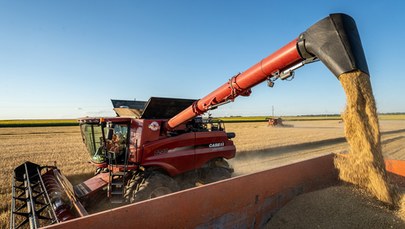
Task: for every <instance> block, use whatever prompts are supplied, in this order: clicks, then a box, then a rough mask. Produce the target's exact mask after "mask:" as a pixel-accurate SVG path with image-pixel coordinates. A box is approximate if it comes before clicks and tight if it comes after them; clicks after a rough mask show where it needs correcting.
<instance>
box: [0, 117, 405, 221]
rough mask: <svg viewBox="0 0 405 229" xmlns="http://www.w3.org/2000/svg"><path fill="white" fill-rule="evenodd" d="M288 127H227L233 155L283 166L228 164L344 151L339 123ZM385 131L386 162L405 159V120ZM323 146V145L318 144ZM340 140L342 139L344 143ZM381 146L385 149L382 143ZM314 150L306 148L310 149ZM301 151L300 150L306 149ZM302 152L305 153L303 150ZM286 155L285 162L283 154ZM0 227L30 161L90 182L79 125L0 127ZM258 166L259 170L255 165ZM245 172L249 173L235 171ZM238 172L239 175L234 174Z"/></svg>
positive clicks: (291, 124)
mask: <svg viewBox="0 0 405 229" xmlns="http://www.w3.org/2000/svg"><path fill="white" fill-rule="evenodd" d="M285 124H286V127H267V123H263V122H259V123H228V124H226V131H228V132H235V133H236V138H234V139H233V141H234V143H235V145H236V147H237V155H238V156H239V155H249V154H254V152H259V151H263V152H266V153H268V154H269V155H274V157H276V158H284V159H283V161H280V160H275V161H274V160H273V161H268V162H267V161H264V160H262V159H261V160H260V161H255V160H249V159H246V158H243V157H241V158H240V159H238V158H237V159H234V161H237V163H232V161H231V163H232V164H233V165H234V166H237V168H235V171H236V172H238V175H241V174H245V173H250V172H255V171H257V170H254V169H253V170H252V168H255V169H258V168H259V167H260V168H261V169H266V168H270V167H273V166H277V165H278V166H279V165H281V164H282V163H291V162H292V161H293V160H295V159H294V158H296V157H301V156H300V155H298V153H297V154H294V153H290V152H289V153H285V152H284V151H283V150H280V149H284V148H285V147H289V146H293V149H294V150H296V151H297V152H303V154H305V155H307V156H316V155H320V154H322V153H325V152H327V153H328V152H331V150H342V149H344V148H345V147H346V146H345V143H344V142H342V141H337V142H334V140H335V139H338V140H339V139H340V140H342V138H343V137H344V133H343V124H342V123H340V122H339V121H338V120H330V121H295V122H286V123H285ZM381 131H382V132H383V150H384V153H385V156H386V157H390V158H394V159H405V143H403V142H405V141H403V139H404V138H405V121H404V120H402V121H401V120H383V121H381ZM322 141H325V143H322V144H317V143H319V142H322ZM343 141H344V140H343ZM384 142H385V143H386V144H384ZM311 144H313V147H309V148H308V147H307V146H308V145H309V146H311ZM304 145H305V147H301V146H304ZM304 148H305V149H304ZM287 154H288V157H286V156H285V155H287ZM0 155H1V157H0V222H1V223H0V228H8V227H9V226H8V221H9V215H10V212H9V209H10V200H11V177H12V172H13V169H14V168H15V167H16V166H18V165H20V164H21V163H24V162H25V161H31V162H34V163H37V164H40V165H53V163H54V162H55V161H56V163H57V166H58V167H59V168H60V170H61V171H62V173H63V174H64V175H66V176H67V177H68V178H69V179H70V180H71V181H72V183H78V182H79V181H82V180H85V179H86V178H88V177H90V176H91V175H92V174H93V172H94V168H93V167H92V166H91V164H89V163H88V160H89V156H88V154H87V151H86V149H85V146H84V144H83V143H82V139H81V136H80V130H79V127H78V126H68V127H26V128H0ZM260 163H261V164H262V165H261V166H258V165H259V164H260ZM238 166H240V168H243V166H245V167H249V170H242V169H239V167H238ZM238 169H239V170H238Z"/></svg>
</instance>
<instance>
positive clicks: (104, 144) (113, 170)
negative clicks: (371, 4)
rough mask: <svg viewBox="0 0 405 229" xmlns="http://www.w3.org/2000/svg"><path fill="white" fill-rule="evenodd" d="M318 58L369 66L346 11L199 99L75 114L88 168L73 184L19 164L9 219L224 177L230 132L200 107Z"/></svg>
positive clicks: (61, 217) (44, 219) (344, 66)
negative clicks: (132, 112)
mask: <svg viewBox="0 0 405 229" xmlns="http://www.w3.org/2000/svg"><path fill="white" fill-rule="evenodd" d="M317 60H321V61H322V62H323V63H324V64H325V65H326V66H327V67H328V68H329V69H330V70H331V71H332V72H333V73H334V75H335V76H339V75H340V74H342V73H346V72H350V71H354V70H361V71H363V72H365V73H368V67H367V63H366V59H365V56H364V53H363V48H362V45H361V41H360V37H359V35H358V32H357V28H356V25H355V22H354V20H353V19H352V18H351V17H350V16H348V15H344V14H332V15H330V16H328V17H326V18H324V19H323V20H321V21H319V22H317V23H316V24H314V25H313V26H312V27H310V28H309V29H308V30H307V31H305V32H304V33H302V34H301V35H300V36H299V37H298V38H297V39H294V40H293V41H291V42H290V43H288V44H287V45H286V46H284V47H282V48H281V49H279V50H278V51H276V52H275V53H273V54H271V55H270V56H268V57H266V58H265V59H263V60H261V61H260V62H259V63H257V64H255V65H254V66H252V67H251V68H249V69H247V70H246V71H245V72H243V73H239V74H237V75H235V76H233V77H231V79H230V80H229V81H227V82H226V83H225V84H223V85H222V86H221V87H219V88H218V89H216V90H214V91H213V92H211V93H210V94H208V95H207V96H205V97H204V98H202V99H200V100H196V101H195V100H185V99H168V98H151V99H150V100H149V102H148V103H147V105H146V106H145V108H144V110H143V113H142V115H141V117H140V118H130V117H112V118H82V119H80V120H79V121H80V128H81V132H82V136H83V140H84V143H85V144H86V146H87V149H88V151H89V153H90V156H91V159H92V162H93V163H94V164H95V165H96V167H97V170H96V174H95V176H94V177H92V178H91V179H89V180H87V181H84V182H83V183H81V184H78V185H76V186H74V187H73V186H72V185H71V184H70V182H69V181H68V180H67V179H66V178H65V177H64V176H63V175H62V174H61V173H60V172H59V170H58V169H57V168H56V167H55V166H39V165H37V164H34V163H31V162H26V163H24V164H22V165H20V166H19V167H17V168H16V169H15V171H14V180H13V189H12V190H13V198H12V208H11V211H12V214H11V227H12V228H19V227H23V226H27V225H29V226H30V227H31V228H36V227H40V226H44V225H49V224H55V223H58V222H62V221H66V220H69V219H72V218H77V217H81V216H85V215H87V214H88V213H87V211H86V208H87V207H88V206H89V207H91V206H92V205H94V204H97V202H98V201H99V200H100V198H102V199H105V198H106V197H107V198H108V199H109V200H110V201H111V202H113V203H124V202H127V203H133V202H137V201H140V200H145V199H150V198H153V197H157V196H161V195H165V194H168V193H171V192H175V191H178V190H180V189H184V188H187V187H192V186H194V185H195V184H196V183H210V182H213V181H217V180H221V179H225V178H229V177H230V176H231V173H232V171H233V170H232V168H230V167H229V165H228V163H227V161H226V159H231V158H233V157H234V156H235V152H236V149H235V146H234V144H233V142H232V141H231V140H230V139H232V138H234V137H235V134H234V133H228V132H226V131H225V128H224V126H223V124H222V123H220V122H217V123H215V122H212V121H210V120H204V119H202V118H201V116H200V115H202V114H203V113H205V112H206V111H208V110H211V109H215V108H217V107H218V106H220V105H223V104H226V103H229V102H232V101H234V99H235V98H236V97H238V96H239V95H242V96H249V95H250V93H251V88H252V87H254V86H256V85H257V84H259V83H261V82H264V81H267V82H268V85H269V86H271V87H272V86H273V85H274V81H276V80H278V79H280V80H285V79H288V78H290V77H292V76H293V75H294V71H295V70H296V69H298V68H300V67H302V66H303V65H305V64H308V63H312V62H314V61H317Z"/></svg>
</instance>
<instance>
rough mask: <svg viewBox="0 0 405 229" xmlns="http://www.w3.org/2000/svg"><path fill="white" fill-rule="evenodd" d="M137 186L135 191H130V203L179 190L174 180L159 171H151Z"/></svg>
mask: <svg viewBox="0 0 405 229" xmlns="http://www.w3.org/2000/svg"><path fill="white" fill-rule="evenodd" d="M138 187H139V188H138V189H137V190H136V191H133V192H132V197H131V203H134V202H138V201H142V200H148V199H152V198H155V197H158V196H163V195H166V194H169V193H172V192H176V191H178V190H179V187H178V185H177V183H176V181H174V180H173V179H172V178H171V177H169V176H167V175H165V174H163V173H160V172H152V173H151V174H150V175H149V176H148V177H146V178H145V179H144V180H143V181H142V183H140V184H139V186H138Z"/></svg>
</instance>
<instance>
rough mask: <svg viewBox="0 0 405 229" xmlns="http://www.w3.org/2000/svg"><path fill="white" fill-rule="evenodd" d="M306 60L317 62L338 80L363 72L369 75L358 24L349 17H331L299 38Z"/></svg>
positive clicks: (334, 15)
mask: <svg viewBox="0 0 405 229" xmlns="http://www.w3.org/2000/svg"><path fill="white" fill-rule="evenodd" d="M297 48H298V51H299V53H300V55H301V57H302V58H303V59H311V58H314V57H315V58H318V59H319V60H321V61H322V63H324V64H325V65H326V67H328V68H329V70H330V71H331V72H332V73H333V74H334V75H335V76H336V77H339V76H340V75H341V74H343V73H346V72H350V71H354V70H360V71H362V72H364V73H367V74H368V75H369V71H368V66H367V61H366V57H365V55H364V51H363V46H362V45H361V40H360V36H359V33H358V31H357V27H356V23H355V21H354V19H353V18H352V17H350V16H349V15H346V14H331V15H329V16H328V17H326V18H324V19H322V20H320V21H319V22H317V23H315V24H314V25H313V26H311V27H310V28H309V29H308V30H307V31H305V32H304V33H302V34H301V35H300V36H299V38H298V43H297Z"/></svg>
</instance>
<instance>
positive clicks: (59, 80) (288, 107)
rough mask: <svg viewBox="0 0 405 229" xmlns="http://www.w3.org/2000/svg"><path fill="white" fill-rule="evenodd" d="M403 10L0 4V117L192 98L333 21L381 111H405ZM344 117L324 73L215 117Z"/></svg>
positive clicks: (67, 114)
mask: <svg viewBox="0 0 405 229" xmlns="http://www.w3.org/2000/svg"><path fill="white" fill-rule="evenodd" d="M404 9H405V1H400V0H397V1H350V0H340V1H325V0H322V1H214V0H211V1H0V79H1V90H0V109H1V110H0V119H30V118H32V119H37V118H78V117H81V116H87V115H89V116H109V115H113V112H112V105H111V102H110V99H134V98H136V99H138V100H147V99H148V98H149V97H150V96H159V97H177V98H193V99H198V98H201V97H204V96H205V95H206V94H208V93H210V92H211V91H212V90H214V89H216V88H217V87H218V86H220V85H222V84H223V83H225V82H226V81H227V80H228V79H229V78H230V77H231V76H233V75H234V74H236V73H238V72H242V71H244V70H246V69H247V68H249V67H250V66H252V65H254V64H255V63H257V62H258V61H260V60H261V59H262V58H264V57H266V56H268V55H270V54H271V53H272V52H274V51H276V50H277V49H279V48H281V47H282V46H284V45H285V44H287V43H288V42H290V41H291V40H293V39H295V38H296V37H298V35H299V34H300V33H301V32H303V31H305V30H306V29H307V28H308V27H310V26H311V25H312V24H314V23H315V22H317V21H318V20H320V19H322V18H324V17H326V16H327V15H328V14H330V13H337V12H342V13H346V14H349V15H351V16H352V17H354V19H355V20H356V23H357V26H358V29H359V33H360V36H361V39H362V42H363V47H364V50H365V54H366V58H367V60H368V65H369V69H370V73H371V77H372V85H373V89H374V94H375V97H376V100H377V106H378V110H379V111H380V112H405V102H404V99H403V98H404V96H403V93H404V89H403V88H404V86H405V77H404V75H405V74H404V73H403V71H404V65H405V61H404V58H403V56H404V53H405V48H404V46H405V44H404V37H405V25H404V24H405V14H404V13H403V10H404ZM272 106H274V109H275V114H276V115H302V114H320V113H329V114H330V113H341V112H342V111H343V110H344V106H345V95H344V93H343V90H342V88H341V86H340V83H339V81H338V80H337V79H336V78H335V77H334V76H333V75H332V73H330V72H329V71H328V70H327V69H326V67H324V66H323V65H322V63H320V62H318V63H314V64H311V65H308V66H305V67H304V68H301V69H299V70H297V71H296V76H295V79H294V80H293V81H291V82H284V81H281V82H280V81H277V82H276V85H275V87H274V88H268V87H267V86H266V84H265V83H263V84H261V85H258V86H257V87H255V88H253V93H252V95H251V96H250V97H243V98H239V99H237V100H236V101H235V102H233V103H231V104H228V105H225V106H222V107H220V108H219V109H217V110H216V111H214V112H213V114H214V115H217V116H229V115H270V114H271V108H272Z"/></svg>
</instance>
